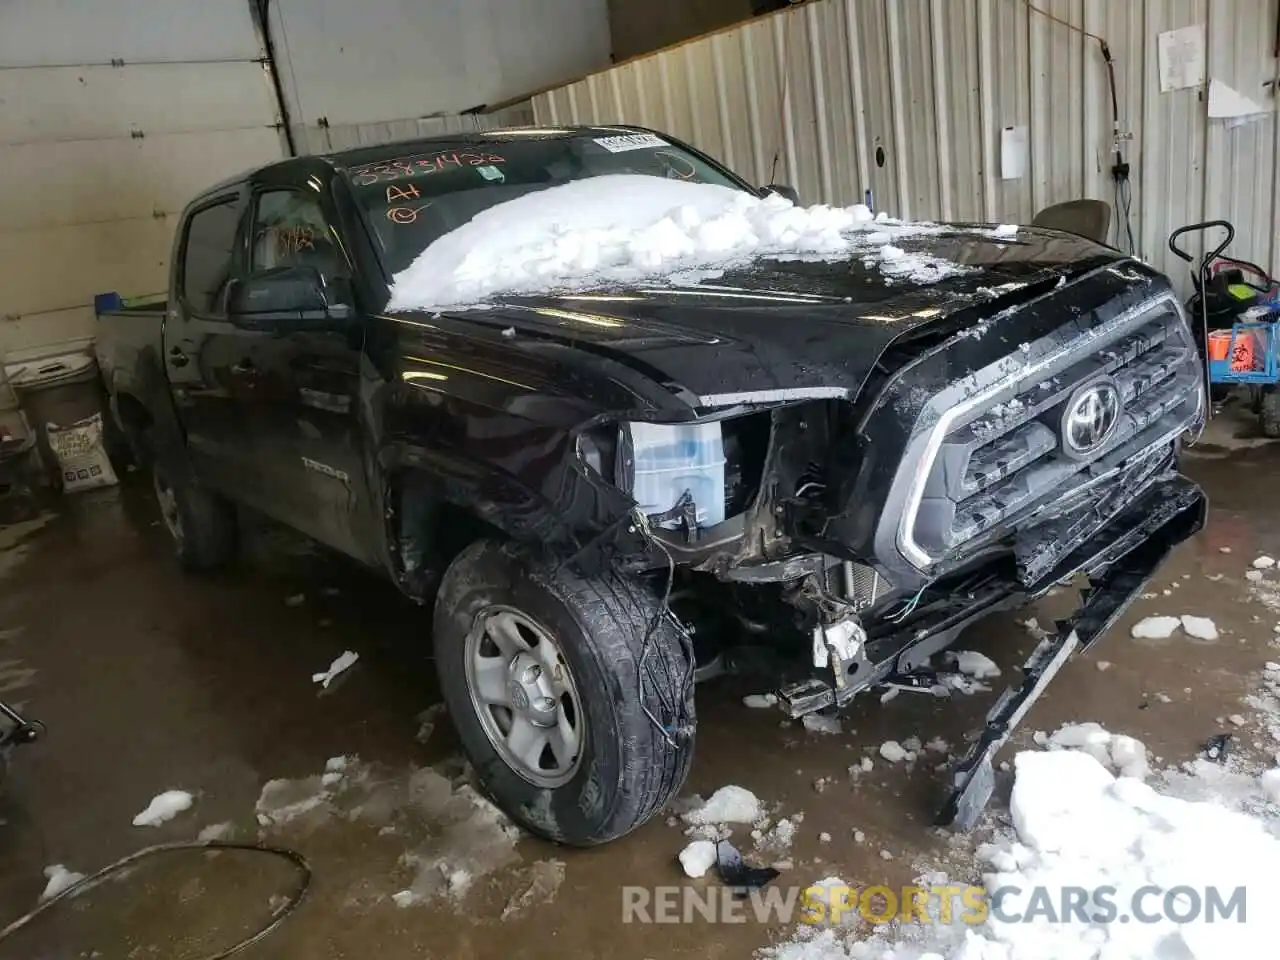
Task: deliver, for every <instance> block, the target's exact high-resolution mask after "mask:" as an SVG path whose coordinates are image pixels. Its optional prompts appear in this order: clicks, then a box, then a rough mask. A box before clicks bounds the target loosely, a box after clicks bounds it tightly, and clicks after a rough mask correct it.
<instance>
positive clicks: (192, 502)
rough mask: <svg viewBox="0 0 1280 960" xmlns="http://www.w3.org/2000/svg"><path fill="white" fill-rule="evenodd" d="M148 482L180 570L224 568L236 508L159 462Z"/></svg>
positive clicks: (233, 544)
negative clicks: (153, 492) (170, 539)
mask: <svg viewBox="0 0 1280 960" xmlns="http://www.w3.org/2000/svg"><path fill="white" fill-rule="evenodd" d="M151 479H152V486H153V488H154V490H155V495H156V503H157V504H158V505H159V507H160V519H161V521H162V522H163V523H164V525H165V528H166V529H167V530H168V531H169V535H170V536H171V537H172V538H173V544H174V551H175V552H176V553H177V555H178V562H179V563H181V564H182V567H183V569H184V570H190V571H192V572H203V571H209V570H216V569H218V568H219V567H223V566H226V564H227V563H228V562H230V560H231V558H232V557H233V556H234V555H235V548H236V512H235V508H234V507H233V506H232V505H231V504H230V503H228V502H227V501H226V500H224V499H223V498H222V497H219V496H218V495H217V494H215V493H213V492H212V491H210V490H207V489H205V488H204V487H203V486H201V485H200V484H199V483H198V482H196V481H195V480H194V479H192V478H190V477H188V476H187V475H186V471H183V470H180V469H175V468H174V467H172V466H171V465H169V464H167V463H166V462H165V461H164V460H163V459H162V458H157V459H156V461H155V463H154V464H153V465H152V470H151Z"/></svg>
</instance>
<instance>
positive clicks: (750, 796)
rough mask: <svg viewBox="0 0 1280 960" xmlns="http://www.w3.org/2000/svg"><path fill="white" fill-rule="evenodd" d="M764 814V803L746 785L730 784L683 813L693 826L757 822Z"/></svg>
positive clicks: (686, 821) (685, 819)
mask: <svg viewBox="0 0 1280 960" xmlns="http://www.w3.org/2000/svg"><path fill="white" fill-rule="evenodd" d="M763 816H764V805H763V804H762V803H761V802H760V800H759V798H758V797H757V796H756V795H755V794H754V793H752V792H751V791H750V790H748V789H747V788H746V787H739V786H737V785H736V784H732V783H731V784H729V785H728V786H724V787H721V788H720V789H719V790H717V791H716V792H715V793H713V794H712V795H711V796H710V797H709V798H708V799H707V802H706V803H704V804H702V806H700V807H694V808H693V809H691V810H688V811H687V812H685V813H684V814H682V815H681V818H682V819H683V820H684V822H685V823H687V824H690V825H691V826H709V825H714V824H720V823H755V822H756V821H757V820H759V819H760V818H761V817H763Z"/></svg>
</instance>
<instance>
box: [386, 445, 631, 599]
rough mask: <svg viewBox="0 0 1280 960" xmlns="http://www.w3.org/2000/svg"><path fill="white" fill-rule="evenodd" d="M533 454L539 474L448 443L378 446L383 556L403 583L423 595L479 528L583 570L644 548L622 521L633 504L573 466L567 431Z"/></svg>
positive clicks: (577, 464) (575, 460) (576, 461)
mask: <svg viewBox="0 0 1280 960" xmlns="http://www.w3.org/2000/svg"><path fill="white" fill-rule="evenodd" d="M541 459H542V460H543V462H544V463H547V464H549V465H548V466H547V467H546V469H545V470H544V471H543V472H541V473H539V474H538V475H536V476H534V477H520V476H517V475H515V474H512V473H509V472H506V471H504V470H502V469H500V468H498V467H497V466H495V465H494V464H493V463H490V462H486V461H482V460H480V459H478V458H476V457H474V456H470V455H467V454H465V453H463V452H461V451H457V450H441V449H434V448H430V447H427V446H424V445H418V444H411V443H403V442H402V443H396V444H394V445H392V446H390V447H388V448H387V449H386V450H384V451H383V453H382V455H381V456H380V457H379V463H380V467H381V470H382V473H383V476H384V478H385V486H386V492H385V499H386V503H387V504H388V509H387V510H386V511H385V516H386V523H387V530H386V542H387V544H388V549H389V552H390V554H391V556H390V557H389V558H388V559H389V562H390V565H391V568H392V571H393V573H394V575H395V577H396V580H397V581H398V582H399V583H401V585H402V587H404V588H405V589H406V590H408V591H409V592H410V593H411V594H413V595H417V596H420V595H423V594H424V593H426V592H427V591H428V590H429V589H430V586H431V585H432V583H433V582H434V581H435V580H437V579H438V578H439V576H440V575H441V574H442V573H443V571H444V568H445V567H446V566H447V565H448V563H449V561H451V560H452V558H453V556H454V555H455V554H456V553H457V552H458V551H459V550H461V549H462V548H463V547H465V546H466V545H467V544H468V543H470V542H471V541H473V540H475V539H476V538H477V537H481V536H497V537H500V538H505V539H510V540H514V541H516V542H519V543H523V544H527V545H529V546H532V547H534V548H535V549H537V550H538V551H539V552H541V553H544V554H545V555H548V556H550V557H552V558H557V559H559V560H561V561H567V562H573V563H574V564H575V565H577V566H578V567H579V568H581V569H582V570H583V571H584V572H590V571H591V570H593V569H598V568H599V565H600V564H602V563H604V562H606V556H616V555H619V554H627V555H647V552H648V543H647V541H645V539H644V538H643V536H642V535H640V534H639V532H638V531H637V530H635V529H634V528H633V526H632V525H631V524H629V523H627V522H626V521H627V520H628V518H629V517H630V515H631V509H632V507H633V506H634V504H633V502H632V501H631V499H630V498H629V497H627V496H626V495H625V494H623V493H621V492H620V491H619V490H617V489H616V488H614V487H613V486H611V485H610V484H608V483H606V482H605V481H603V480H601V479H600V478H598V477H596V476H594V474H592V472H591V471H590V470H588V469H587V468H586V467H585V465H584V464H582V462H581V461H580V460H579V459H578V457H577V455H576V453H575V452H574V449H573V445H572V442H571V437H570V435H569V434H565V435H564V436H563V437H562V438H561V442H560V443H558V444H556V445H555V446H554V447H553V448H552V449H550V450H547V451H546V456H544V457H543V458H541Z"/></svg>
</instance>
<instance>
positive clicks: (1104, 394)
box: [1061, 378, 1122, 460]
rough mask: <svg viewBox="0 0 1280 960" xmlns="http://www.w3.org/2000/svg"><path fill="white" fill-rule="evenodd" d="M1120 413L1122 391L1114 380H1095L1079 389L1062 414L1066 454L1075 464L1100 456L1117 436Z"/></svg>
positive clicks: (1063, 441) (1063, 442)
mask: <svg viewBox="0 0 1280 960" xmlns="http://www.w3.org/2000/svg"><path fill="white" fill-rule="evenodd" d="M1121 409H1122V404H1121V402H1120V388H1119V387H1117V386H1116V382H1115V381H1114V380H1111V379H1109V378H1108V379H1105V380H1094V381H1093V382H1092V383H1087V384H1085V385H1084V386H1082V387H1080V388H1079V389H1078V390H1077V391H1076V392H1075V393H1073V394H1072V395H1071V398H1070V399H1069V400H1068V401H1067V403H1066V406H1065V408H1064V410H1063V414H1062V429H1061V433H1062V450H1063V452H1064V453H1065V454H1066V455H1067V456H1068V457H1071V458H1072V459H1073V460H1082V459H1084V458H1086V457H1089V456H1091V455H1092V454H1094V453H1097V452H1098V451H1099V450H1101V449H1102V448H1103V447H1104V446H1106V445H1107V442H1108V441H1109V440H1110V439H1111V436H1112V434H1114V433H1115V432H1116V427H1117V426H1118V425H1119V423H1120V412H1121Z"/></svg>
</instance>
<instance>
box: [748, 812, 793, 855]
mask: <svg viewBox="0 0 1280 960" xmlns="http://www.w3.org/2000/svg"><path fill="white" fill-rule="evenodd" d="M803 821H804V814H803V813H797V814H794V815H793V816H791V817H789V818H788V817H782V818H781V819H780V820H778V822H777V823H775V824H773V826H772V827H770V826H769V822H768V821H767V820H759V821H757V822H756V826H755V829H754V830H752V831H751V839H752V840H753V841H755V845H756V849H757V850H758V851H760V852H761V853H770V854H774V855H779V854H784V853H786V852H787V851H788V850H790V849H791V844H792V842H793V841H794V840H795V838H796V825H797V824H799V823H802V822H803Z"/></svg>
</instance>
